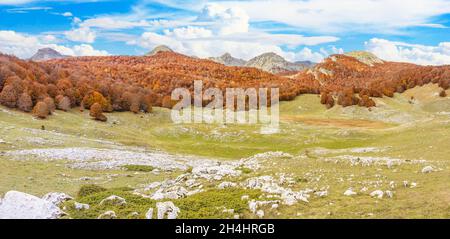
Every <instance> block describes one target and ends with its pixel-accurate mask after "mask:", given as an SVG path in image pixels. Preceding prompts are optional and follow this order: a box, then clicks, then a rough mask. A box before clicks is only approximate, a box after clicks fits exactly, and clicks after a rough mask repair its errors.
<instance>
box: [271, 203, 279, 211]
mask: <svg viewBox="0 0 450 239" xmlns="http://www.w3.org/2000/svg"><path fill="white" fill-rule="evenodd" d="M279 206H280V205H278V204H272V210H275V209H278V207H279Z"/></svg>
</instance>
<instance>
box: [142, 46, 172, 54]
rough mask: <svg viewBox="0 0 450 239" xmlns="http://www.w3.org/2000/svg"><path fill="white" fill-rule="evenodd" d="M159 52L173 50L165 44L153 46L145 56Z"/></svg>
mask: <svg viewBox="0 0 450 239" xmlns="http://www.w3.org/2000/svg"><path fill="white" fill-rule="evenodd" d="M160 52H173V50H172V49H170V48H169V47H168V46H166V45H160V46H157V47H155V48H154V49H153V50H152V51H151V52H149V53H147V54H146V56H154V55H156V54H158V53H160Z"/></svg>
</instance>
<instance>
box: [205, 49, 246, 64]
mask: <svg viewBox="0 0 450 239" xmlns="http://www.w3.org/2000/svg"><path fill="white" fill-rule="evenodd" d="M209 59H210V60H212V61H214V62H217V63H220V64H224V65H226V66H243V65H245V63H246V61H244V60H242V59H238V58H235V57H233V56H232V55H231V54H230V53H228V52H227V53H225V54H223V55H222V56H220V57H211V58H209Z"/></svg>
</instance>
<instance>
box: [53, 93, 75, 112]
mask: <svg viewBox="0 0 450 239" xmlns="http://www.w3.org/2000/svg"><path fill="white" fill-rule="evenodd" d="M55 101H56V102H55V103H56V108H57V109H59V110H62V111H68V110H70V107H71V105H72V104H71V102H70V99H69V97H67V96H63V95H58V96H56V98H55Z"/></svg>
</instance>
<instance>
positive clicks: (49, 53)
mask: <svg viewBox="0 0 450 239" xmlns="http://www.w3.org/2000/svg"><path fill="white" fill-rule="evenodd" d="M67 57H70V56H66V55H63V54H61V53H59V52H58V51H56V50H54V49H52V48H42V49H39V50H38V51H37V52H36V54H34V55H33V56H32V57H31V58H30V60H32V61H47V60H53V59H64V58H67Z"/></svg>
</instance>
